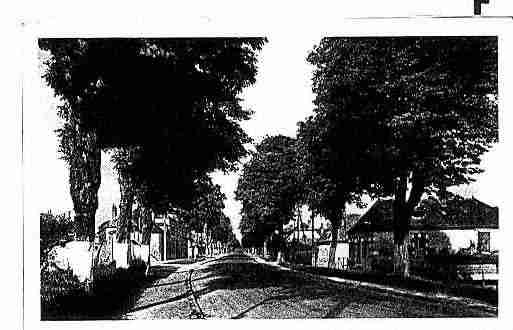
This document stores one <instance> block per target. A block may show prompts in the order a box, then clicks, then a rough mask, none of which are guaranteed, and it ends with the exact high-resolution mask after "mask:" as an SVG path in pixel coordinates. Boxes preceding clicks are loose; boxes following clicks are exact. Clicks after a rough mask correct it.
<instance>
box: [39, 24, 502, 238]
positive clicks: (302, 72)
mask: <svg viewBox="0 0 513 330" xmlns="http://www.w3.org/2000/svg"><path fill="white" fill-rule="evenodd" d="M316 42H317V40H315V39H310V38H307V37H305V36H304V35H303V36H301V38H299V37H298V38H291V37H290V35H279V34H277V35H276V36H273V38H269V42H268V43H267V44H266V45H265V46H264V48H263V50H262V51H261V52H260V54H259V55H258V74H257V77H256V83H255V84H254V85H253V86H251V87H249V88H247V89H246V90H245V91H244V92H243V94H242V95H241V96H242V98H243V100H244V101H243V106H244V107H247V108H250V109H252V110H253V111H254V115H253V117H252V119H250V120H249V121H246V122H244V123H242V127H243V128H244V129H245V130H246V132H248V134H249V135H250V136H251V137H252V138H253V139H254V141H255V142H256V143H258V142H259V141H260V140H261V139H262V138H263V137H264V136H265V135H276V134H283V135H287V136H295V134H296V128H297V126H296V125H297V122H298V121H301V120H303V119H304V118H306V117H307V116H308V115H310V114H311V113H312V109H313V105H312V100H313V97H314V96H313V93H312V91H311V77H312V67H311V66H310V65H309V64H308V63H307V61H306V56H307V54H308V53H309V51H310V50H311V49H312V48H313V46H314V45H315V44H316ZM39 97H40V100H39V104H40V105H42V109H43V111H42V113H41V114H40V115H41V118H40V119H41V120H42V123H43V125H38V126H37V129H38V130H40V132H39V134H38V136H39V141H38V148H37V150H36V152H37V159H38V164H39V166H41V168H45V174H44V175H41V176H39V177H38V180H39V185H41V186H44V187H52V189H51V191H52V193H51V194H40V196H41V197H40V200H39V203H40V205H41V211H44V210H48V209H51V210H52V211H54V212H61V211H68V210H72V208H73V205H72V202H71V198H70V195H69V186H68V169H67V166H66V164H65V162H64V161H63V160H61V159H59V155H58V152H57V138H56V135H55V132H54V131H55V130H56V129H57V128H58V127H59V124H60V123H59V119H58V117H57V115H56V111H55V108H56V106H57V104H58V100H57V99H56V98H55V97H54V96H53V91H52V90H51V89H50V88H49V87H47V86H46V85H45V83H44V81H43V80H42V79H41V81H40V95H39ZM499 162H500V158H499V153H498V147H495V148H494V149H493V150H492V151H491V152H489V153H487V154H485V155H484V156H483V163H482V166H483V168H485V169H486V171H485V173H483V174H481V175H480V176H479V177H477V181H476V183H474V184H472V185H471V186H470V187H459V188H457V189H455V190H456V191H457V192H459V193H460V194H464V195H466V196H475V197H477V198H479V199H481V200H482V201H484V202H487V203H489V204H491V205H496V204H497V201H498V199H497V197H498V196H496V189H494V187H495V186H496V183H497V182H499V181H498V180H499V178H498V175H497V174H496V173H498V172H499V171H497V169H498V167H497V166H498V164H499ZM101 174H102V183H101V185H100V190H99V193H98V199H99V207H98V211H97V214H96V218H97V220H96V223H97V224H99V223H101V222H103V221H105V220H108V219H109V217H110V214H111V209H112V205H113V204H116V205H117V204H118V203H119V186H118V184H117V178H116V173H115V171H114V169H113V167H112V163H111V162H110V160H109V154H108V153H105V152H104V153H102V173H101ZM238 176H239V173H238V172H235V173H227V174H225V173H221V172H216V173H214V174H213V175H212V178H213V180H214V182H215V183H218V184H219V185H220V186H221V189H222V191H223V192H224V193H225V195H226V196H227V200H226V201H225V205H226V208H225V213H226V214H227V215H228V217H229V218H230V219H231V221H232V225H233V228H234V229H235V232H236V235H237V236H238V237H239V238H240V232H239V230H238V225H239V221H240V214H239V211H240V203H239V202H237V201H236V200H235V199H234V191H235V189H236V186H237V180H238ZM363 211H364V210H359V209H356V208H355V207H350V208H349V212H354V213H362V212H363Z"/></svg>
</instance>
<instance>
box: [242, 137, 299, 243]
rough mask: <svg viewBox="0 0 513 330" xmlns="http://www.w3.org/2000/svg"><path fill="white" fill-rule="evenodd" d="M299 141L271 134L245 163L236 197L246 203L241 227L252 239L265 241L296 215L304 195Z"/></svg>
mask: <svg viewBox="0 0 513 330" xmlns="http://www.w3.org/2000/svg"><path fill="white" fill-rule="evenodd" d="M295 144H296V140H295V139H294V138H291V137H286V136H283V135H278V136H267V137H265V138H264V139H263V140H262V142H260V143H259V144H258V145H256V151H255V152H254V153H253V154H252V157H251V159H250V160H249V161H248V162H247V163H246V164H244V167H243V170H242V175H241V176H240V178H239V182H238V185H237V190H236V192H235V198H236V199H237V200H239V201H241V202H242V211H241V215H242V218H241V224H240V230H241V232H242V233H243V235H247V234H249V233H251V235H250V236H251V237H253V238H251V239H250V238H249V237H248V239H249V240H250V241H252V242H253V241H255V242H256V241H260V242H263V240H264V237H265V236H267V235H269V234H270V233H271V232H272V231H274V230H275V229H278V230H279V231H281V230H282V229H283V224H284V223H287V222H289V221H290V219H291V218H292V217H293V214H294V208H295V206H296V205H297V203H298V202H299V201H300V197H301V186H300V184H299V181H298V166H297V161H296V160H297V159H296V158H297V157H296V146H295ZM248 239H245V240H244V241H245V242H246V241H248ZM248 242H249V241H248Z"/></svg>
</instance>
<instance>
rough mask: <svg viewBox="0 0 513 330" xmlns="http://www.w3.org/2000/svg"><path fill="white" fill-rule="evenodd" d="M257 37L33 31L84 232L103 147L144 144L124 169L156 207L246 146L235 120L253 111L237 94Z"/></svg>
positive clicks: (248, 76) (247, 81) (227, 164)
mask: <svg viewBox="0 0 513 330" xmlns="http://www.w3.org/2000/svg"><path fill="white" fill-rule="evenodd" d="M264 42H265V40H264V39H262V38H211V39H183V38H180V39H116V38H109V39H40V40H39V46H40V48H41V49H42V50H45V51H49V53H50V56H49V58H48V60H47V61H46V63H45V64H46V65H47V70H46V72H45V73H44V78H45V79H46V81H47V83H48V85H49V86H50V87H52V88H53V89H54V92H55V95H56V96H57V97H59V98H60V99H61V101H62V106H61V107H60V112H59V114H60V115H61V118H62V119H64V121H65V124H64V127H63V129H62V130H61V131H60V133H59V135H60V138H61V146H62V148H61V149H62V151H63V154H64V158H65V159H66V160H67V162H68V165H69V167H70V190H71V195H72V198H73V204H74V209H75V213H76V219H75V220H76V222H77V224H79V226H82V227H84V229H83V236H87V237H88V238H89V239H90V240H92V239H94V232H95V230H94V229H95V228H94V224H95V221H94V216H95V212H96V209H97V204H98V201H97V192H98V188H99V184H100V155H101V153H100V150H102V149H109V148H125V147H134V146H135V147H139V148H141V153H140V155H141V157H139V158H138V159H137V162H135V163H134V166H133V172H132V174H131V177H132V178H133V180H134V182H136V186H141V187H145V188H146V189H145V192H144V193H145V200H147V201H148V203H149V205H151V206H152V207H155V208H160V209H165V208H168V207H169V204H170V203H174V202H183V201H184V200H186V201H187V200H189V203H190V198H188V197H189V196H190V195H191V194H192V186H193V184H192V183H193V181H194V178H196V177H199V176H201V175H202V174H204V173H206V172H209V171H211V170H213V169H216V168H220V169H222V170H227V169H231V168H232V166H233V163H234V162H235V161H237V160H238V159H239V158H240V157H242V156H244V155H245V154H246V151H245V149H244V143H247V142H248V141H249V138H248V136H247V135H246V134H245V133H244V132H243V130H242V129H241V127H240V126H239V122H240V121H241V120H246V119H248V118H249V116H250V111H248V110H245V109H242V107H241V105H240V99H239V96H238V95H239V94H240V92H241V91H242V90H243V89H244V88H245V87H247V86H249V85H251V84H253V83H254V82H255V75H256V69H257V68H256V52H257V51H259V50H260V49H261V48H262V46H263V44H264ZM184 141H187V143H184ZM191 150H194V152H191ZM184 187H185V188H186V189H182V188H184ZM182 192H185V193H184V194H183V195H185V196H186V197H181V195H182ZM187 193H189V196H187Z"/></svg>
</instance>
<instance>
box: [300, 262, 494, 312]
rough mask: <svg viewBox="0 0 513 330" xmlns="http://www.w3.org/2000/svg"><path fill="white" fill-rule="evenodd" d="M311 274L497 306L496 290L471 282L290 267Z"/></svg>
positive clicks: (491, 282) (309, 267)
mask: <svg viewBox="0 0 513 330" xmlns="http://www.w3.org/2000/svg"><path fill="white" fill-rule="evenodd" d="M292 268H294V269H297V270H302V271H305V272H308V273H311V274H316V275H324V276H333V277H340V278H345V279H349V280H356V281H362V282H369V283H375V284H380V285H385V286H390V287H394V288H399V289H406V290H413V291H419V292H425V293H430V294H446V295H452V296H460V297H466V298H471V299H475V300H479V301H482V302H485V303H488V304H491V305H493V306H497V304H498V293H497V290H496V289H494V288H490V287H486V286H485V287H480V286H479V285H476V284H475V283H472V282H443V281H433V280H428V279H424V278H421V277H413V276H412V277H408V278H404V277H401V276H398V275H390V274H383V273H364V272H353V271H344V270H338V269H329V268H319V267H318V268H314V267H311V266H297V265H296V266H292ZM496 282H497V281H495V282H494V281H488V284H492V285H493V284H495V287H496V284H497V283H496Z"/></svg>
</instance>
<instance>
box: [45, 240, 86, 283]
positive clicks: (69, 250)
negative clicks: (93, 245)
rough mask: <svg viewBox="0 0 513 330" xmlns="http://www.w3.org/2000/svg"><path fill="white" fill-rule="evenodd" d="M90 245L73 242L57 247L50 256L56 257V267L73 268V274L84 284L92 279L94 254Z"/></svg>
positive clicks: (83, 242)
mask: <svg viewBox="0 0 513 330" xmlns="http://www.w3.org/2000/svg"><path fill="white" fill-rule="evenodd" d="M89 248H90V243H89V242H85V241H71V242H68V243H66V244H65V245H64V246H56V247H54V248H53V249H52V253H51V254H50V255H52V254H53V255H54V265H55V267H57V268H60V269H63V270H65V269H68V268H71V269H72V270H73V274H75V275H76V276H77V277H78V279H79V280H80V281H81V282H83V281H85V280H87V279H89V278H90V275H91V274H90V272H91V260H92V252H91V251H90V249H89Z"/></svg>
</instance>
